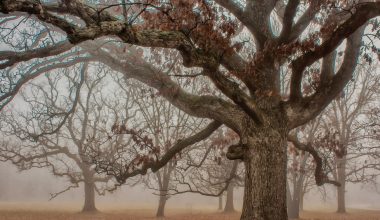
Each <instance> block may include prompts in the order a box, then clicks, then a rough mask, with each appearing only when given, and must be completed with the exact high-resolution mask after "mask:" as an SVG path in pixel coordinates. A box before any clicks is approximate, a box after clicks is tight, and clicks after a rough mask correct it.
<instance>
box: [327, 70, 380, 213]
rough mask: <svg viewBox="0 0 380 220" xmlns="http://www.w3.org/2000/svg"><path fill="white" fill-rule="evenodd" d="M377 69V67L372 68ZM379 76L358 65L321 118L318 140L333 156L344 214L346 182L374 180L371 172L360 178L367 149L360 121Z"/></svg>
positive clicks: (372, 98) (374, 97) (339, 204)
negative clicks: (321, 128) (321, 123)
mask: <svg viewBox="0 0 380 220" xmlns="http://www.w3.org/2000/svg"><path fill="white" fill-rule="evenodd" d="M375 68H376V67H375ZM379 77H380V76H379V74H378V73H377V72H376V71H375V70H374V69H373V67H366V66H363V65H361V66H360V67H359V68H358V69H357V71H356V73H355V75H354V77H353V80H352V81H351V82H350V83H349V84H348V86H347V87H346V88H345V89H344V90H343V91H342V94H341V95H340V96H339V97H337V98H336V99H335V100H334V101H333V102H332V103H331V105H330V106H329V107H328V108H327V111H326V112H325V114H324V117H323V124H324V125H323V130H324V131H322V132H324V133H325V135H323V134H322V136H321V137H320V138H321V139H322V140H321V144H322V145H324V147H328V148H330V151H331V152H332V153H333V155H332V160H333V161H331V163H332V165H333V166H332V170H331V172H332V174H333V176H334V179H335V180H336V181H338V182H339V183H340V184H341V186H340V187H338V188H337V212H338V213H345V212H346V205H345V194H346V191H347V190H346V183H347V182H351V183H355V182H361V180H363V181H365V180H367V181H368V179H369V178H372V177H373V175H372V174H373V173H372V172H367V174H364V173H363V175H360V176H361V178H359V179H358V178H357V177H358V173H357V172H358V171H360V172H362V171H363V168H365V167H366V164H365V160H366V159H365V158H364V157H363V156H364V155H366V153H365V152H366V151H367V150H370V148H366V147H363V141H364V142H366V140H365V139H367V138H368V136H367V135H366V134H365V130H366V129H367V128H366V127H365V126H363V122H362V121H363V118H364V117H366V116H365V115H366V113H367V109H369V108H370V106H372V105H373V104H374V103H376V102H377V101H378V95H377V94H378V87H379V82H380V78H379Z"/></svg>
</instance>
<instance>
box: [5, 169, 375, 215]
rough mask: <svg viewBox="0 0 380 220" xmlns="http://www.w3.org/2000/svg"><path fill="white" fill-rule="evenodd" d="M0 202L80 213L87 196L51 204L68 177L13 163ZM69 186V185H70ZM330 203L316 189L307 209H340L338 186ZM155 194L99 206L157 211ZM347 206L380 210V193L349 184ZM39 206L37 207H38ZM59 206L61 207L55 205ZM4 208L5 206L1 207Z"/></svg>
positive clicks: (214, 202) (196, 202) (144, 192)
mask: <svg viewBox="0 0 380 220" xmlns="http://www.w3.org/2000/svg"><path fill="white" fill-rule="evenodd" d="M0 174H1V178H0V189H1V190H0V192H1V193H0V203H1V204H2V205H3V206H4V204H17V203H22V206H21V207H20V208H21V209H23V208H27V207H28V204H30V205H31V206H33V204H44V206H43V207H42V208H41V209H44V208H46V206H45V205H46V204H54V205H62V206H63V207H64V206H67V205H70V207H72V208H75V207H76V206H77V207H76V209H78V210H80V209H81V207H82V205H83V200H84V193H83V186H82V185H80V187H79V188H75V189H72V190H70V191H68V192H66V193H64V194H62V195H60V196H58V197H57V198H55V199H53V200H51V201H49V198H50V193H54V192H57V191H60V190H62V189H63V188H65V186H67V185H65V183H66V180H65V179H64V178H58V177H54V176H52V175H51V174H49V171H48V170H47V169H31V170H28V171H23V172H18V171H17V169H16V168H15V167H14V166H13V165H10V164H7V163H1V164H0ZM66 184H67V183H66ZM326 188H327V190H328V191H329V193H327V195H328V196H327V198H326V200H325V199H323V198H322V196H321V194H320V193H319V192H318V191H316V190H313V191H312V192H310V193H309V194H307V195H306V196H305V209H308V210H321V209H327V210H333V209H335V206H336V201H335V200H336V197H335V192H336V190H334V187H332V186H330V187H329V186H327V187H326ZM154 193H155V191H153V190H150V189H147V188H145V187H143V186H141V185H137V186H133V187H132V186H123V187H121V188H119V189H118V190H116V191H115V192H113V193H106V195H104V196H97V198H96V203H97V206H98V208H99V209H100V210H101V209H102V208H104V207H106V208H107V209H112V207H114V208H116V209H120V208H121V209H135V208H137V209H141V208H149V209H154V208H156V206H157V201H158V196H156V195H154ZM242 196H243V192H242V188H239V189H237V190H236V194H235V198H234V203H235V207H236V208H237V209H241V206H242V201H243V199H242ZM346 199H347V200H346V204H347V207H348V208H349V209H350V208H351V209H370V210H380V202H379V201H380V193H379V192H376V189H375V187H374V186H373V185H363V184H348V186H347V194H346ZM217 206H218V198H217V197H208V196H202V195H197V194H191V193H187V194H181V195H175V196H173V197H172V198H170V199H169V200H168V203H167V208H168V209H187V210H191V209H193V210H197V209H198V210H202V209H209V210H213V209H215V210H216V209H217ZM36 207H38V206H34V208H36ZM54 207H57V206H54ZM0 208H1V205H0Z"/></svg>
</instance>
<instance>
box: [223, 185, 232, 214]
mask: <svg viewBox="0 0 380 220" xmlns="http://www.w3.org/2000/svg"><path fill="white" fill-rule="evenodd" d="M224 212H226V213H230V212H235V208H234V183H233V182H230V184H229V185H228V189H227V198H226V206H224Z"/></svg>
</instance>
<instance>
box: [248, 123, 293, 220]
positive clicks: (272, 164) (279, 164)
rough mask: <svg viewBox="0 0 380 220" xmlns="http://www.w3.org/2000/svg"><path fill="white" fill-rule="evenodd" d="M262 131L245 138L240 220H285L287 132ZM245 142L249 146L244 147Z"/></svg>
mask: <svg viewBox="0 0 380 220" xmlns="http://www.w3.org/2000/svg"><path fill="white" fill-rule="evenodd" d="M273 128H277V126H275V125H272V126H271V127H270V128H268V127H260V128H258V129H255V131H254V132H252V133H251V134H254V135H255V136H253V135H252V137H244V136H243V137H242V141H243V142H242V143H243V144H244V145H243V146H244V154H243V155H244V165H245V172H246V173H245V174H246V175H245V188H244V201H243V210H242V215H241V220H286V219H288V217H287V210H286V168H287V153H286V144H287V139H286V137H287V132H286V131H285V130H286V129H283V130H281V128H279V129H278V130H275V129H273ZM244 142H246V143H244Z"/></svg>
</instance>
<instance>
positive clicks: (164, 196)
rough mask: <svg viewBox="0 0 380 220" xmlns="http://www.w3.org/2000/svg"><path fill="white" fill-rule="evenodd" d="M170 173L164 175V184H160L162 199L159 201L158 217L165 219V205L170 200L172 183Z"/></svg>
mask: <svg viewBox="0 0 380 220" xmlns="http://www.w3.org/2000/svg"><path fill="white" fill-rule="evenodd" d="M170 173H171V172H170V171H168V172H163V173H162V175H163V176H162V184H159V190H160V198H159V201H158V208H157V213H156V217H164V216H165V205H166V201H167V200H168V195H167V194H168V189H169V181H170Z"/></svg>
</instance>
